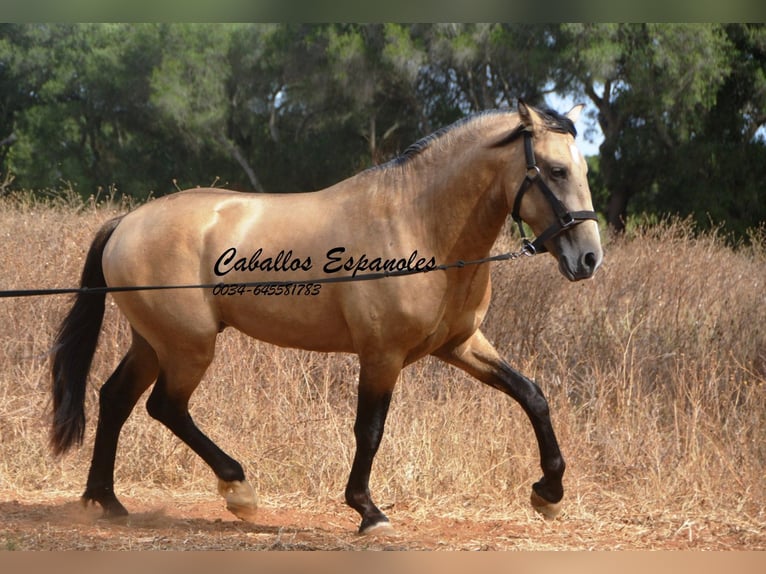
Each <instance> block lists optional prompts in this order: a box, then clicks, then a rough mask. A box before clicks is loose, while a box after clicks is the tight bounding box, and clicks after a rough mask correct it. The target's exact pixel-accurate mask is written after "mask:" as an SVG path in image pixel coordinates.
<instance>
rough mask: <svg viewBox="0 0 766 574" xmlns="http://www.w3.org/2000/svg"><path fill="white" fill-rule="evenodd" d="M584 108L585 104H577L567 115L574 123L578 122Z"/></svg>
mask: <svg viewBox="0 0 766 574" xmlns="http://www.w3.org/2000/svg"><path fill="white" fill-rule="evenodd" d="M584 108H585V104H577V105H576V106H575V107H573V108H572V109H571V110H569V111H568V112H567V117H568V118H569V119H570V120H572V123H573V124H576V123H577V120H578V119H579V118H580V112H582V111H583V109H584Z"/></svg>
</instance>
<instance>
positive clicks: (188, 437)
mask: <svg viewBox="0 0 766 574" xmlns="http://www.w3.org/2000/svg"><path fill="white" fill-rule="evenodd" d="M187 401H188V398H186V397H184V398H179V399H172V398H171V397H170V396H169V395H168V393H167V389H166V381H165V379H164V376H163V375H160V377H159V379H158V380H157V384H156V385H155V387H154V389H153V391H152V394H151V396H150V397H149V400H148V401H147V403H146V408H147V410H148V412H149V414H150V415H151V416H152V417H154V418H155V419H157V420H159V421H160V422H161V423H163V424H164V425H165V426H166V427H168V429H170V430H171V431H172V432H173V434H175V435H176V436H177V437H178V438H179V439H181V440H182V441H183V442H184V443H186V445H188V446H189V448H191V449H192V450H193V451H194V452H195V453H197V454H198V455H199V456H200V458H202V460H204V461H205V462H206V463H207V464H208V465H209V466H210V468H211V469H212V470H213V472H214V473H215V475H216V476H217V477H218V478H220V479H221V480H223V481H226V482H231V481H244V480H245V472H244V470H243V469H242V466H241V465H240V464H239V463H238V462H237V461H236V460H234V459H233V458H231V457H230V456H229V455H227V454H226V453H225V452H223V451H222V450H221V449H220V448H219V447H218V445H216V444H215V443H214V442H213V441H212V440H210V439H209V438H208V437H207V436H206V435H205V434H204V433H203V432H202V431H201V430H199V428H197V425H196V424H194V420H193V419H192V417H191V415H190V414H189V411H188V408H187V405H188V402H187Z"/></svg>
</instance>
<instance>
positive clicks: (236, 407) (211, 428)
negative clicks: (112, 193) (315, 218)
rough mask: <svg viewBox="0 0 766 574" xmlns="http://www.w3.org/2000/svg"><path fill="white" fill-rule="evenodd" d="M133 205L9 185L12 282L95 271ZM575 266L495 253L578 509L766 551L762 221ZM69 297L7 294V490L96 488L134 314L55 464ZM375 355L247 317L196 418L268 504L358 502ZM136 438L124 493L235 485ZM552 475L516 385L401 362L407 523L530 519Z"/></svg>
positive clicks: (1, 314)
mask: <svg viewBox="0 0 766 574" xmlns="http://www.w3.org/2000/svg"><path fill="white" fill-rule="evenodd" d="M123 209H124V206H120V205H114V204H111V203H108V202H107V203H105V204H101V205H96V203H95V202H92V203H91V204H86V205H82V206H78V205H76V203H74V202H73V201H71V200H63V201H51V202H45V203H43V202H38V201H33V200H31V199H29V198H23V199H9V198H6V199H3V200H2V201H0V238H2V249H0V267H1V268H2V269H3V272H2V274H1V275H0V289H14V288H32V287H44V286H45V287H47V286H73V285H75V284H76V283H77V280H78V277H79V273H80V270H81V266H82V263H83V260H84V255H85V251H86V249H87V246H88V245H89V243H90V240H91V238H92V236H93V234H94V232H95V230H96V229H97V228H98V227H99V226H100V224H101V223H102V222H103V221H105V220H106V219H107V218H108V217H110V216H111V215H112V214H114V213H115V212H118V211H121V210H123ZM499 247H503V246H499ZM511 247H512V246H511ZM503 250H505V249H503ZM555 267H556V266H555V264H553V262H552V260H551V259H550V258H549V257H538V258H533V259H529V260H527V259H524V260H521V261H517V262H510V263H503V264H498V265H496V266H495V268H494V271H493V273H494V282H495V283H494V284H495V293H494V296H493V302H492V307H491V309H490V312H489V316H488V318H487V320H486V322H485V326H484V330H485V332H486V333H487V335H488V337H489V338H490V339H491V340H493V341H494V342H495V344H496V345H497V346H498V348H499V349H500V350H501V352H502V353H503V354H504V355H506V356H507V357H508V358H509V359H510V360H511V362H512V363H513V364H515V365H516V366H517V367H519V368H520V370H522V372H525V373H526V374H528V375H529V376H531V377H533V378H535V379H536V380H537V381H538V382H539V383H540V384H541V386H542V387H543V389H544V390H545V392H546V394H547V396H548V398H549V401H550V404H551V409H552V413H553V418H554V424H555V427H556V430H557V432H558V435H559V440H560V442H561V444H562V449H563V451H564V454H565V457H566V458H567V462H568V470H567V474H566V476H565V487H566V488H567V499H566V500H567V504H566V514H565V517H568V518H569V519H571V520H575V521H577V520H579V521H590V524H598V521H599V520H611V521H613V522H614V521H617V522H622V523H624V524H626V525H641V527H642V528H648V529H651V528H652V525H653V524H658V523H666V522H668V521H671V522H672V523H673V524H676V525H677V526H679V527H682V525H683V524H687V523H688V524H700V523H703V522H705V521H711V520H712V521H715V522H717V523H726V524H730V525H731V528H735V529H736V528H739V529H743V530H744V531H747V532H749V533H751V534H750V537H751V539H752V540H753V544H754V545H755V546H756V547H761V548H763V547H764V546H765V543H764V532H765V529H764V524H765V523H766V510H765V504H766V496H765V495H766V492H764V484H766V481H765V480H764V478H766V477H765V476H764V471H765V470H766V442H765V441H764V436H766V424H765V421H764V413H765V412H766V384H765V383H766V305H764V303H766V301H765V297H764V292H765V291H764V289H765V288H766V246H764V242H763V237H761V238H760V239H759V238H756V241H755V242H754V247H749V248H740V249H736V250H734V249H731V248H729V247H727V246H726V245H725V244H724V242H723V241H722V240H721V239H720V238H718V237H716V236H715V235H704V236H701V237H697V236H694V235H693V234H692V233H691V230H690V226H689V225H686V224H683V223H670V224H663V225H658V226H654V227H651V228H646V229H639V230H636V231H635V232H634V233H633V234H632V235H631V236H630V237H627V238H624V239H621V240H619V241H613V242H611V243H610V244H609V245H608V246H607V258H606V262H605V264H604V267H603V269H602V270H601V271H600V272H599V273H598V274H597V277H596V278H595V279H593V280H591V281H588V282H584V283H578V284H570V283H568V282H567V281H566V280H564V279H563V278H562V277H561V276H560V275H559V274H558V271H557V270H556V268H555ZM69 302H70V300H69V299H68V297H62V296H54V297H42V298H37V297H36V298H18V299H0V327H2V328H1V329H0V491H14V490H18V491H34V490H40V491H61V490H63V491H79V490H80V489H81V488H82V487H83V486H84V480H85V476H86V473H87V466H88V462H89V459H90V449H91V446H92V438H93V434H92V433H93V426H94V421H93V419H94V417H95V412H96V402H95V401H96V397H97V389H98V387H99V386H100V383H101V381H103V380H105V379H106V377H107V376H108V375H109V373H110V372H111V370H112V369H113V368H114V367H115V366H116V365H117V363H118V361H119V359H120V357H121V355H122V353H123V352H124V350H125V349H126V345H127V342H128V329H127V325H126V323H125V321H124V319H122V318H121V317H120V316H119V314H118V312H117V310H116V308H115V307H114V306H113V305H110V304H109V299H108V300H107V316H106V319H105V324H104V330H103V333H102V338H101V342H100V345H99V350H98V352H97V355H96V358H95V361H94V366H93V370H92V381H93V383H92V386H91V391H90V393H89V396H88V410H87V412H88V415H89V425H88V426H89V432H88V434H87V435H86V446H85V447H84V448H82V449H79V450H77V451H76V452H74V453H72V454H70V455H68V456H67V457H65V458H63V459H60V460H57V459H54V458H53V457H52V456H51V455H50V453H49V452H48V449H47V432H48V420H49V419H48V416H49V396H48V387H49V374H48V372H49V357H48V354H47V353H48V349H49V346H50V344H51V341H52V338H53V334H54V331H55V329H56V328H57V326H58V323H59V321H60V320H61V318H62V317H63V315H64V313H65V312H66V309H67V308H68V305H69ZM357 370H358V368H357V362H356V359H355V357H352V356H346V355H321V354H314V353H309V352H304V351H293V350H284V349H278V348H275V347H272V346H269V345H266V344H263V343H260V342H257V341H253V340H251V339H248V338H246V337H244V336H242V335H240V334H238V333H235V332H232V331H230V330H227V331H226V332H224V333H223V334H222V335H221V337H220V342H219V346H218V350H217V356H216V360H215V362H214V364H213V366H212V367H211V369H210V370H209V372H208V374H207V376H206V378H205V380H204V381H203V383H202V385H201V386H200V388H199V390H198V391H197V393H196V394H195V395H194V397H193V399H192V400H193V403H192V414H193V415H194V416H195V418H196V420H197V422H198V423H199V425H200V426H201V427H202V428H203V429H204V430H205V431H206V432H207V433H208V434H209V435H210V436H211V437H212V438H213V439H214V440H215V441H216V442H218V443H219V444H220V445H221V446H222V447H223V448H224V449H225V450H227V451H228V452H229V453H230V454H231V455H232V456H234V457H235V458H237V459H239V460H240V461H241V462H242V463H243V465H244V467H245V469H246V472H247V473H248V475H249V478H250V479H251V481H252V482H253V483H254V484H257V487H258V490H259V493H260V495H261V496H262V497H263V498H264V499H265V500H269V499H271V500H274V499H282V500H288V499H289V500H290V501H291V502H290V503H291V504H293V503H296V504H298V503H300V501H305V504H309V503H310V502H311V501H312V500H313V501H321V502H327V501H335V502H337V501H340V500H341V496H342V490H343V486H344V485H345V480H346V478H347V474H348V471H349V467H350V461H351V457H352V454H353V436H352V432H351V429H352V425H353V416H354V405H355V396H356V391H355V385H356V377H357ZM122 437H123V438H122V441H121V444H120V451H119V453H118V461H117V470H116V475H117V489H118V493H120V492H121V493H127V494H129V493H130V492H131V490H132V489H134V490H140V489H144V488H147V487H152V486H156V487H157V488H163V489H172V490H177V491H183V492H195V491H196V492H206V493H210V497H211V498H212V497H215V494H214V489H213V485H214V480H213V477H212V473H211V472H210V471H209V469H208V468H207V467H206V466H205V465H204V463H202V462H201V461H200V460H199V459H198V458H197V457H196V456H195V455H194V454H192V453H191V452H190V451H189V450H188V449H187V448H186V447H184V446H183V445H181V444H180V443H179V442H178V441H177V440H176V439H175V438H174V437H173V436H171V434H170V433H169V432H168V431H167V430H166V429H164V428H162V427H161V426H160V425H159V424H158V423H156V422H155V421H153V420H151V419H150V418H149V417H148V415H147V414H146V413H145V411H144V410H143V409H142V408H137V409H136V411H135V412H134V414H133V416H132V417H131V419H130V420H129V421H128V424H127V425H126V427H125V430H124V432H123V435H122ZM539 475H540V471H539V463H538V455H537V446H536V443H535V441H534V435H533V433H532V430H531V426H530V425H529V423H528V421H527V420H526V417H525V416H524V414H523V412H522V411H521V409H520V408H518V406H517V405H516V404H514V403H512V401H510V400H509V399H507V398H506V397H504V396H502V395H501V394H499V393H497V392H496V391H493V390H491V389H488V388H485V387H483V386H482V385H480V384H479V383H476V382H475V381H473V380H472V379H470V378H469V377H467V376H466V375H464V374H462V373H461V372H458V371H456V370H454V369H452V368H450V367H447V366H444V365H442V364H440V363H438V362H437V361H435V360H424V361H422V362H420V363H418V364H416V365H414V366H412V367H410V368H409V369H407V370H406V371H405V372H404V373H403V374H402V377H401V380H400V382H399V385H398V387H397V391H396V393H395V395H394V401H393V404H392V409H391V414H390V418H389V422H388V425H387V429H386V436H385V438H384V441H383V445H382V448H381V450H380V453H379V455H378V457H377V459H376V463H375V467H374V469H373V479H372V484H371V488H372V490H373V493H374V494H375V495H376V500H377V501H378V502H379V503H380V504H381V505H382V506H384V507H386V506H389V505H396V508H395V509H394V510H393V511H392V512H391V515H392V518H394V519H396V514H397V513H401V512H407V513H408V514H409V515H410V516H411V517H413V519H414V520H417V519H418V518H419V517H422V518H423V519H424V520H425V518H426V517H427V516H428V514H429V513H434V512H435V513H437V514H438V515H440V516H442V517H453V518H455V519H477V518H481V519H484V520H491V519H517V520H528V518H529V517H530V515H531V511H530V510H529V507H528V496H529V490H530V486H531V483H532V482H533V481H535V480H537V479H538V478H539ZM349 512H351V511H349ZM690 528H691V527H690ZM690 533H691V530H690Z"/></svg>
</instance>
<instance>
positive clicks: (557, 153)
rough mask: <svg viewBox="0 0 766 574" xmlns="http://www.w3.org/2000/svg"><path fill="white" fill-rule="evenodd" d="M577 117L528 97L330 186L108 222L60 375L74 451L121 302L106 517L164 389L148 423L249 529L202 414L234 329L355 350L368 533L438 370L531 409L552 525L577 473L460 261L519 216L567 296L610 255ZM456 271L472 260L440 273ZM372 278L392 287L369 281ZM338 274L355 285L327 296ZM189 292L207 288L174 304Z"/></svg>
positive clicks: (484, 290)
mask: <svg viewBox="0 0 766 574" xmlns="http://www.w3.org/2000/svg"><path fill="white" fill-rule="evenodd" d="M581 109H582V106H576V107H575V108H573V109H572V110H571V111H570V112H569V113H568V114H566V115H562V114H559V113H557V112H554V111H552V110H547V109H545V110H543V109H538V108H535V107H532V106H529V105H526V104H525V103H523V102H521V101H520V102H519V103H518V110H517V111H516V112H514V111H512V110H493V111H488V112H482V113H478V114H476V115H472V116H469V117H466V118H464V119H462V120H459V121H458V122H456V123H455V124H453V125H452V126H450V127H447V128H444V129H442V130H440V131H438V132H436V133H434V134H432V135H430V136H428V137H426V138H424V139H422V140H420V141H419V142H417V143H416V144H414V145H412V146H410V147H409V148H408V149H407V150H405V152H404V153H403V154H402V155H401V156H399V157H398V158H396V159H394V160H392V161H390V162H389V163H387V164H384V165H381V166H376V167H371V168H369V169H367V170H365V171H362V172H361V173H359V174H357V175H355V176H353V177H351V178H349V179H346V180H344V181H341V182H340V183H338V184H336V185H333V186H331V187H329V188H327V189H324V190H321V191H315V192H308V193H297V194H253V193H237V192H232V191H227V190H222V189H217V188H213V189H192V190H186V191H182V192H178V193H174V194H171V195H167V196H164V197H161V198H159V199H156V200H154V201H151V202H148V203H145V204H143V205H141V206H140V207H138V208H136V209H135V210H133V211H131V212H129V213H128V214H126V215H123V216H120V217H117V218H115V219H112V220H111V221H109V222H107V223H106V224H104V225H103V227H102V228H101V229H100V230H99V231H98V233H97V235H96V237H95V239H94V241H93V243H92V245H91V246H90V249H89V251H88V253H87V256H86V261H85V265H84V269H83V271H82V277H81V285H82V287H83V289H82V290H81V291H80V292H78V294H77V296H76V298H75V300H74V304H73V306H72V308H71V310H70V311H69V313H68V315H67V316H66V317H65V319H64V320H63V322H62V324H61V326H60V329H59V331H58V334H57V336H56V340H55V346H54V351H53V361H52V376H53V385H52V394H53V422H52V429H51V447H52V449H53V451H54V453H56V454H62V453H64V452H66V451H67V450H68V449H69V448H70V447H71V446H73V445H74V444H81V443H82V441H83V436H84V429H85V407H84V397H85V387H86V379H87V376H88V372H89V370H90V365H91V360H92V357H93V355H94V353H95V349H96V345H97V342H98V335H99V331H100V327H101V323H102V320H103V315H104V303H105V297H106V295H105V293H106V292H107V291H110V290H111V291H112V296H113V297H114V301H115V302H116V304H117V305H118V307H119V309H120V310H121V312H122V313H124V315H125V316H126V317H127V319H128V321H129V322H130V326H131V331H132V342H131V345H130V348H129V349H128V351H127V353H126V354H125V356H124V357H123V359H122V361H121V362H120V364H119V366H118V367H117V368H116V370H115V371H114V372H113V373H112V375H111V376H110V377H109V379H108V380H107V381H106V383H105V384H104V385H103V386H102V387H101V389H100V393H99V416H98V425H97V428H96V435H95V444H94V449H93V458H92V462H91V466H90V470H89V473H88V479H87V486H86V489H85V493H84V494H83V496H82V501H83V503H84V504H88V503H98V504H99V505H100V506H101V507H102V509H103V513H104V515H105V516H107V517H115V516H122V515H126V514H127V513H128V511H127V510H126V509H125V507H124V506H123V505H122V504H121V503H120V502H119V501H118V499H117V497H116V495H115V492H114V465H115V456H116V451H117V443H118V437H119V435H120V430H121V428H122V426H123V423H124V422H125V421H126V419H127V418H128V416H129V415H130V413H131V411H132V409H133V407H134V406H135V404H136V402H137V401H138V399H139V398H140V397H141V395H142V394H143V393H144V392H145V391H146V390H147V389H149V387H150V386H151V385H152V384H154V387H153V389H152V391H151V393H150V395H149V398H148V400H147V403H146V407H147V410H148V412H149V414H150V415H151V416H152V417H153V418H155V419H157V420H159V421H160V422H162V423H163V424H164V425H165V426H167V428H169V429H170V430H171V431H172V432H173V433H174V434H175V435H176V436H177V437H178V438H180V439H181V440H182V441H183V442H184V443H186V444H187V445H188V446H189V447H190V448H191V449H192V450H193V451H194V452H195V453H197V454H198V455H199V456H200V457H201V458H202V459H203V460H204V461H205V462H206V463H207V464H208V465H209V466H210V467H211V469H212V470H213V472H214V473H215V475H216V477H217V479H218V490H219V492H220V494H221V495H222V496H223V497H224V499H225V501H226V506H227V508H228V509H229V510H230V511H231V512H233V513H234V514H235V515H236V516H237V517H239V518H241V519H243V520H248V519H251V518H252V516H253V513H254V511H255V508H256V496H255V492H254V490H253V488H252V487H251V485H250V484H249V483H248V482H247V480H246V478H245V473H244V471H243V468H242V466H241V465H240V464H239V463H238V462H237V461H236V460H234V459H233V458H231V457H230V456H228V455H227V454H226V453H224V452H223V451H222V450H221V449H220V448H219V447H218V446H217V445H216V444H214V443H213V442H212V441H211V440H210V439H209V438H208V437H207V436H206V435H205V434H204V433H203V432H202V431H201V430H200V429H199V428H198V427H197V426H196V425H195V423H194V421H193V420H192V418H191V416H190V414H189V410H188V402H189V398H190V396H191V395H192V393H193V392H194V390H195V388H196V387H197V385H198V384H199V382H200V379H201V378H202V376H203V374H204V373H205V371H206V369H207V368H208V366H209V365H210V363H211V361H212V359H213V351H214V347H215V344H216V336H217V335H218V333H220V332H221V331H222V330H223V329H225V328H226V327H233V328H235V329H238V330H240V331H242V332H244V333H246V334H247V335H249V336H251V337H254V338H256V339H261V340H263V341H267V342H269V343H273V344H276V345H281V346H285V347H297V348H301V349H308V350H312V351H324V352H348V353H355V354H356V355H358V359H359V368H360V374H359V385H358V399H357V401H358V402H357V412H356V420H355V424H354V436H355V440H356V451H355V454H354V459H353V463H352V467H351V472H350V475H349V479H348V483H347V486H346V489H345V500H346V502H347V503H348V505H349V506H351V507H352V508H353V509H355V510H356V511H357V512H358V513H359V514H360V516H361V525H360V527H359V531H360V533H368V532H371V531H373V530H375V529H377V528H381V527H388V526H389V525H390V524H389V520H388V518H387V517H386V516H385V515H384V514H383V512H381V511H380V509H378V508H377V507H376V505H375V504H374V502H373V500H372V498H371V496H370V491H369V486H368V483H369V477H370V471H371V467H372V462H373V458H374V457H375V454H376V451H377V450H378V446H379V444H380V440H381V437H382V434H383V427H384V423H385V420H386V414H387V412H388V408H389V403H390V401H391V394H392V391H393V389H394V385H395V384H396V382H397V379H398V376H399V373H400V371H401V370H402V368H404V367H405V366H407V365H409V364H411V363H413V362H414V361H417V360H418V359H420V358H422V357H424V356H426V355H433V356H435V357H438V358H439V359H442V360H443V361H446V362H447V363H450V364H452V365H455V366H457V367H458V368H460V369H462V370H464V371H465V372H467V373H469V374H470V375H472V376H473V377H475V378H476V379H478V380H479V381H481V382H483V383H485V384H487V385H489V386H491V387H494V388H496V389H499V390H500V391H502V392H503V393H505V394H507V395H509V396H510V397H512V398H513V399H514V400H516V401H518V403H519V404H520V405H521V407H522V408H523V410H524V412H525V413H526V414H527V415H528V417H529V419H530V421H531V424H532V427H533V428H534V432H535V435H536V438H537V441H538V445H539V450H540V463H541V468H542V472H543V476H542V478H541V479H540V480H539V481H538V482H536V483H535V484H533V487H532V495H531V503H532V505H533V507H534V508H535V509H536V510H537V511H539V512H540V513H541V514H543V515H544V516H545V517H547V518H553V517H555V516H556V515H557V514H558V512H559V509H560V504H561V499H562V497H563V494H564V490H563V486H562V476H563V474H564V460H563V458H562V456H561V453H560V450H559V446H558V443H557V440H556V436H555V434H554V431H553V427H552V425H551V420H550V416H549V409H548V404H547V401H546V399H545V397H544V396H543V393H542V391H541V390H540V388H539V386H538V385H537V384H536V383H535V382H533V381H531V380H529V379H528V378H526V377H525V376H523V375H522V374H521V373H519V372H517V371H516V370H514V369H513V368H512V367H511V366H510V365H509V364H508V363H507V362H505V361H504V360H503V359H502V358H501V357H500V356H499V354H498V352H497V351H496V350H495V349H494V347H493V346H492V345H491V344H490V343H489V342H488V341H487V339H486V338H485V336H484V335H483V334H482V332H481V330H480V329H479V326H480V324H481V322H482V319H483V317H484V315H485V313H486V311H487V308H488V305H489V301H490V266H489V265H487V264H477V265H468V264H463V262H469V261H474V262H475V261H477V260H481V259H483V258H487V257H488V256H489V254H490V250H491V248H492V246H493V244H494V242H495V240H496V238H497V236H498V234H499V233H500V231H501V229H502V227H503V224H504V222H505V220H506V218H507V216H508V214H509V213H511V215H512V216H513V219H514V220H516V222H517V223H518V224H519V227H520V228H521V229H522V234H523V231H524V230H523V228H522V221H523V222H524V223H525V224H526V225H527V226H528V228H530V229H531V231H532V232H533V233H535V234H536V235H537V238H536V239H535V241H534V242H531V241H529V240H526V241H527V243H526V247H525V251H526V253H528V254H529V253H535V252H545V251H547V252H549V253H550V254H551V255H553V256H554V257H555V258H556V259H557V261H558V267H559V270H560V271H561V273H562V274H563V275H564V276H565V277H566V278H567V279H569V280H571V281H577V280H581V279H586V278H589V277H591V276H592V275H593V274H594V272H595V271H596V269H597V268H598V267H599V265H600V263H601V260H602V248H601V243H600V238H599V230H598V224H597V222H596V215H595V213H594V212H593V206H592V203H591V197H590V189H589V187H588V182H587V175H586V174H587V168H586V163H585V160H584V159H583V157H582V155H581V153H580V152H579V151H578V149H577V148H576V146H575V140H574V136H575V134H576V132H575V128H574V122H575V121H576V120H577V117H578V116H579V114H580V111H581ZM450 262H457V264H455V265H443V266H442V267H439V265H441V264H447V263H450ZM371 273H372V274H373V275H374V276H375V277H378V279H377V280H362V279H368V278H369V274H371ZM341 275H345V276H346V278H348V277H351V278H353V279H355V280H354V281H345V280H344V281H338V282H334V283H330V282H326V283H323V282H322V280H323V279H325V278H329V277H333V276H341ZM380 277H382V278H380ZM259 281H265V282H266V284H261V283H259ZM254 282H255V286H254V287H253V286H252V285H253V283H254ZM178 284H191V285H194V284H200V285H199V287H200V288H198V289H177V290H174V289H173V288H172V286H173V285H178ZM140 286H159V287H160V288H159V289H144V288H143V287H140ZM162 286H165V287H167V289H161V287H162ZM131 287H135V290H131ZM211 287H212V288H211ZM88 289H91V290H92V291H91V292H88Z"/></svg>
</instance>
